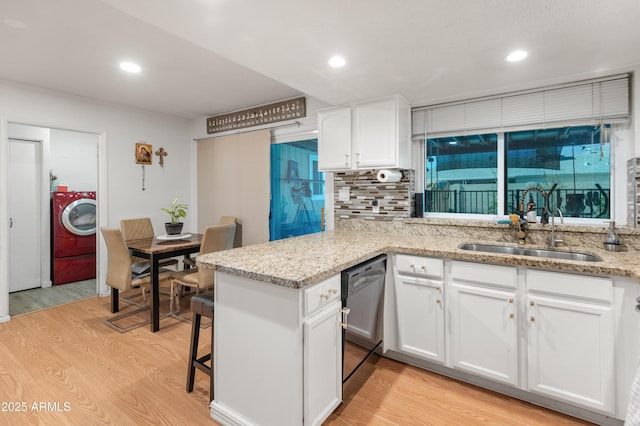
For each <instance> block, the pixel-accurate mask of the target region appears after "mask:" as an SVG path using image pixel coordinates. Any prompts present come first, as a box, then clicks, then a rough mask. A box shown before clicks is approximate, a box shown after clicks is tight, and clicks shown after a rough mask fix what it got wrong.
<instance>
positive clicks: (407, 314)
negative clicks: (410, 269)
mask: <svg viewBox="0 0 640 426" xmlns="http://www.w3.org/2000/svg"><path fill="white" fill-rule="evenodd" d="M395 290H396V309H397V318H398V344H399V350H400V351H402V352H406V353H408V354H411V355H415V356H418V357H420V358H423V359H426V360H430V361H435V362H438V363H441V364H444V309H443V297H442V280H434V279H427V278H420V277H414V276H407V275H401V274H396V275H395Z"/></svg>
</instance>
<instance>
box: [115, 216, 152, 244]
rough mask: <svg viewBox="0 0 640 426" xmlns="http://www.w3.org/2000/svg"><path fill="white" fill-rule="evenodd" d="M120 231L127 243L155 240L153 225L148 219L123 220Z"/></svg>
mask: <svg viewBox="0 0 640 426" xmlns="http://www.w3.org/2000/svg"><path fill="white" fill-rule="evenodd" d="M120 229H121V230H122V235H123V236H124V240H125V241H132V240H141V239H143V238H153V237H154V235H155V234H154V232H153V225H152V224H151V219H149V218H148V217H141V218H137V219H123V220H121V221H120Z"/></svg>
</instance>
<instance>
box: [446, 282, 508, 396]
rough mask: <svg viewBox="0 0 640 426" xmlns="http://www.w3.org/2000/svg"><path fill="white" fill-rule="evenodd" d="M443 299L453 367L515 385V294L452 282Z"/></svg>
mask: <svg viewBox="0 0 640 426" xmlns="http://www.w3.org/2000/svg"><path fill="white" fill-rule="evenodd" d="M449 295H450V296H451V298H450V299H449V300H447V307H448V312H449V317H450V319H451V327H450V333H451V334H450V339H451V344H450V348H451V362H452V366H453V368H456V369H460V370H464V371H467V372H470V373H473V374H476V375H478V376H482V377H487V378H489V379H492V380H495V381H498V382H502V383H506V384H510V385H512V386H516V385H517V384H518V327H517V309H516V304H515V291H510V290H498V289H493V288H487V287H483V286H480V285H471V284H467V283H460V282H456V281H455V280H454V281H453V282H452V285H451V288H450V292H449Z"/></svg>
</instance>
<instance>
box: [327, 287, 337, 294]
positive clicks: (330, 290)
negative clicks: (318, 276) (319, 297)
mask: <svg viewBox="0 0 640 426" xmlns="http://www.w3.org/2000/svg"><path fill="white" fill-rule="evenodd" d="M337 292H338V290H336V289H335V288H330V289H329V291H328V293H329V294H336V293H337Z"/></svg>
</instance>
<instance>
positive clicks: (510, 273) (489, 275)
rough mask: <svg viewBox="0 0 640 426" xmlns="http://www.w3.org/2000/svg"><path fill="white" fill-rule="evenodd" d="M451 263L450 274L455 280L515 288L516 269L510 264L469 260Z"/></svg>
mask: <svg viewBox="0 0 640 426" xmlns="http://www.w3.org/2000/svg"><path fill="white" fill-rule="evenodd" d="M451 265H452V266H451V276H452V277H453V279H454V280H456V281H466V282H470V283H478V284H488V285H492V286H499V287H507V288H516V285H517V283H518V278H517V270H516V268H514V267H511V266H497V265H487V264H482V263H470V262H452V264H451Z"/></svg>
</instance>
